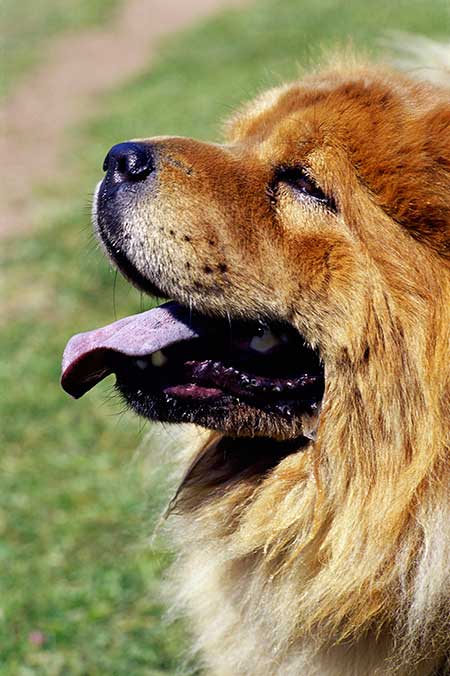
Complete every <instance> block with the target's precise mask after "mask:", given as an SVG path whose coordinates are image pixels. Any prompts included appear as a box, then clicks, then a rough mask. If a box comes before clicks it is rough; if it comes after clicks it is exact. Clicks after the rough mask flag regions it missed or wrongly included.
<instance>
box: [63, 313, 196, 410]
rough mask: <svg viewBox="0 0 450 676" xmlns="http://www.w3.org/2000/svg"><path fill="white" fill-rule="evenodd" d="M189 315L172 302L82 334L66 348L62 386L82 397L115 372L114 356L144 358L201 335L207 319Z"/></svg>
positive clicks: (72, 393) (74, 337)
mask: <svg viewBox="0 0 450 676" xmlns="http://www.w3.org/2000/svg"><path fill="white" fill-rule="evenodd" d="M189 315H190V313H189V310H187V309H186V308H184V307H182V306H181V305H178V304H177V303H173V302H171V303H166V304H165V305H161V307H157V308H155V309H154V310H148V311H147V312H142V313H140V314H137V315H132V316H131V317H124V318H123V319H119V320H118V321H117V322H114V323H113V324H108V326H104V327H103V328H101V329H95V330H94V331H87V332H86V333H78V334H77V335H76V336H73V337H72V338H71V339H70V340H69V342H68V343H67V346H66V349H65V350H64V355H63V359H62V376H61V385H62V387H63V388H64V390H65V391H66V392H68V393H69V394H70V395H72V397H75V398H76V399H78V398H79V397H82V396H83V394H85V393H86V392H87V391H88V390H90V389H91V388H92V387H94V385H97V383H99V382H100V381H101V380H103V378H106V376H108V375H109V374H110V373H113V371H114V369H113V366H112V362H113V360H112V359H111V357H112V356H113V355H125V356H127V357H143V356H144V355H149V354H152V353H153V352H157V351H158V350H161V349H163V348H165V347H168V346H169V345H173V344H174V343H179V342H181V341H183V340H190V339H192V338H198V337H199V336H201V335H202V334H203V333H205V330H206V320H205V319H204V318H200V317H198V316H193V317H190V316H189Z"/></svg>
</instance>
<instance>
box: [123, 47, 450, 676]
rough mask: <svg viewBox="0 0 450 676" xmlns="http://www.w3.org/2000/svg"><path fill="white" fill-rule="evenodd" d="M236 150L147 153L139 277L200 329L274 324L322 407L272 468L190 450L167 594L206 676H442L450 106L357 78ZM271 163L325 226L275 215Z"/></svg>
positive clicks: (440, 91) (398, 80)
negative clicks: (196, 313) (221, 318)
mask: <svg viewBox="0 0 450 676" xmlns="http://www.w3.org/2000/svg"><path fill="white" fill-rule="evenodd" d="M227 139H228V140H227V145H224V146H216V145H212V144H206V143H200V142H198V141H194V140H192V139H181V138H160V139H152V143H153V144H155V145H156V146H157V147H158V148H159V151H160V152H161V153H164V156H165V158H166V162H165V165H164V168H163V170H161V179H160V181H161V182H160V189H159V190H160V192H159V193H158V198H157V199H156V200H154V199H152V201H151V202H150V200H149V201H148V202H146V201H145V200H144V201H143V202H142V203H141V204H140V206H139V208H135V209H134V211H133V213H130V214H129V218H128V224H129V225H128V227H129V232H130V233H133V238H134V245H133V246H134V249H133V253H134V262H135V264H136V265H137V266H138V267H139V268H140V270H141V272H143V273H145V272H146V270H148V268H149V266H150V265H151V266H153V267H154V266H155V265H156V264H155V262H154V261H155V260H157V266H158V270H160V272H161V276H162V278H163V280H164V281H163V291H164V292H165V293H166V294H167V295H168V296H175V297H176V298H177V299H178V300H181V301H182V302H184V303H186V304H187V303H191V304H193V306H194V307H196V308H197V309H200V310H202V311H204V312H219V313H220V312H221V313H222V314H223V313H224V312H226V313H230V314H231V315H232V316H244V317H245V316H252V315H255V313H258V311H259V310H260V309H261V308H264V309H265V310H267V308H268V309H269V311H270V312H271V313H272V314H273V315H274V316H278V317H280V316H281V317H283V318H285V319H286V320H287V321H289V322H290V323H291V324H293V325H294V326H295V327H296V328H297V329H298V330H299V331H300V332H301V333H302V334H303V335H304V336H306V338H307V339H308V341H309V342H310V344H311V345H313V346H316V347H318V349H319V351H320V354H321V356H322V358H323V361H324V364H325V377H326V391H325V396H324V400H323V405H322V410H321V412H320V417H319V425H318V429H317V436H316V439H315V440H314V441H311V442H310V443H309V446H308V447H307V448H306V450H305V449H302V450H300V451H299V452H298V453H293V454H290V455H287V456H286V457H284V458H282V459H281V460H280V461H279V462H274V463H270V462H267V464H265V458H263V457H258V458H257V459H256V460H255V462H248V463H247V464H246V463H245V462H242V464H240V463H241V460H240V459H241V458H242V457H246V453H248V456H247V457H250V455H251V452H252V451H251V440H250V439H249V440H248V442H246V441H245V439H242V440H241V442H240V443H241V446H240V454H241V455H239V458H237V455H236V449H235V447H234V449H233V450H230V451H229V452H227V444H229V443H231V441H229V440H228V439H227V437H221V435H220V434H218V433H216V432H211V434H210V438H208V439H206V441H205V440H202V443H201V445H200V448H199V447H198V445H197V446H196V447H195V448H188V452H187V455H188V458H187V459H186V460H185V462H187V463H188V464H189V463H191V465H190V467H189V469H188V471H187V473H186V476H185V477H184V479H183V482H182V484H181V487H180V489H179V492H178V494H177V497H176V499H175V500H174V502H173V504H172V509H171V511H172V516H171V521H172V526H173V527H172V530H173V532H174V537H175V539H176V541H177V545H178V547H179V551H180V554H179V557H178V560H177V563H176V565H175V566H174V576H175V578H176V584H177V587H178V589H179V592H178V604H179V607H180V608H182V609H183V612H185V613H187V615H188V616H189V617H190V618H191V622H192V627H193V633H194V634H195V635H196V637H197V646H198V648H199V650H200V654H201V655H202V660H203V663H204V665H205V670H206V673H208V674H216V675H221V676H225V675H226V676H231V675H232V674H233V675H236V674H241V675H244V674H245V675H249V674H251V675H252V676H253V675H254V676H259V675H261V676H262V675H264V676H266V675H267V676H269V675H279V676H291V675H292V676H293V675H298V674H304V675H305V676H374V675H375V674H378V675H379V676H381V675H383V676H386V675H388V674H396V675H402V676H412V675H416V676H430V675H431V674H435V673H439V674H443V673H447V672H446V671H445V670H446V669H448V663H447V662H446V660H448V658H449V654H450V612H449V598H450V504H449V488H450V482H449V479H450V463H449V450H450V439H449V417H450V415H449V412H450V359H449V345H450V90H449V89H448V88H446V87H445V86H442V85H435V84H429V83H425V82H419V81H415V80H412V79H409V78H408V77H406V76H405V75H402V74H400V73H399V72H396V71H394V70H391V69H389V68H387V67H382V66H371V65H367V64H360V63H359V64H358V63H353V62H351V60H350V61H349V60H347V61H345V62H343V63H334V64H333V66H331V67H329V68H326V69H325V70H322V71H321V72H319V73H315V74H312V75H310V76H307V77H305V78H303V79H302V80H301V81H300V82H297V83H294V84H291V85H288V86H284V87H280V88H278V89H275V90H272V91H270V92H269V93H266V94H263V95H262V96H260V97H259V98H258V99H257V100H256V101H255V102H253V103H251V104H250V105H248V106H247V107H245V108H244V109H243V110H242V111H241V112H240V113H238V114H237V116H236V117H235V118H234V119H233V120H232V121H231V122H230V123H229V124H228V126H227ZM275 162H276V163H277V164H279V165H292V164H293V163H295V164H300V165H303V166H307V167H308V170H309V171H310V173H311V175H313V176H314V178H315V180H316V181H317V182H318V183H319V184H320V186H321V187H322V188H323V189H324V190H325V191H327V192H328V193H329V194H331V195H332V196H333V199H334V201H335V203H336V212H335V213H330V212H329V211H326V210H325V209H322V210H321V209H313V208H312V207H310V206H308V204H307V203H305V204H302V205H299V203H298V200H296V199H295V198H294V197H293V196H292V193H291V192H289V190H287V189H285V188H283V187H282V188H281V189H280V191H279V193H278V200H277V204H276V209H275V215H274V214H273V212H271V211H270V209H269V207H268V203H269V202H268V199H267V190H266V186H267V182H268V177H269V174H270V172H271V171H272V169H273V165H274V163H275ZM211 177H213V178H214V180H212V179H211ZM174 186H175V187H176V189H174ZM171 223H172V224H173V223H176V224H177V226H176V230H174V229H173V227H172V226H170V224H171ZM150 226H151V227H150ZM133 229H134V230H133ZM136 229H137V230H138V232H139V237H137V236H136V234H135V233H136ZM150 253H151V257H152V262H151V263H150V262H149V260H150ZM152 274H153V276H154V275H155V272H154V271H153V272H152ZM260 424H261V428H260V429H261V430H262V431H263V432H264V434H265V435H267V434H269V435H270V436H272V437H273V438H279V439H280V438H286V437H287V436H289V435H290V434H292V436H295V434H294V433H295V432H298V430H289V429H287V428H284V427H283V426H276V427H272V428H271V427H270V425H271V423H270V420H264V419H262V420H261V423H260ZM299 424H300V423H299ZM302 424H303V425H305V421H303V422H302ZM248 425H249V422H248V419H246V420H245V422H243V420H242V419H241V418H239V416H238V415H237V417H236V420H234V421H233V427H234V429H238V430H239V429H241V428H242V431H243V433H245V434H248V430H247V428H248ZM239 426H241V428H240V427H239ZM233 436H234V435H233ZM233 443H235V442H233ZM246 444H248V449H249V450H248V451H246ZM446 665H447V666H446Z"/></svg>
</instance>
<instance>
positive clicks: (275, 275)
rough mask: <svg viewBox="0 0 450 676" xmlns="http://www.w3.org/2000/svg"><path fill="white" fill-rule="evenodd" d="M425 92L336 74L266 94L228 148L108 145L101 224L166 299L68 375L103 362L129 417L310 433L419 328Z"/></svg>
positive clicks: (440, 165) (432, 263) (112, 252)
mask: <svg viewBox="0 0 450 676" xmlns="http://www.w3.org/2000/svg"><path fill="white" fill-rule="evenodd" d="M420 87H421V91H419V90H420ZM420 87H419V85H417V84H415V83H411V82H408V81H407V80H406V79H404V78H402V77H401V76H399V75H393V74H391V73H386V72H383V71H380V72H377V71H376V70H372V71H370V70H367V69H356V70H355V71H354V72H353V73H352V74H351V75H349V73H348V71H347V70H346V71H345V74H344V73H341V72H340V71H339V70H337V71H336V70H334V71H333V72H328V73H327V72H326V73H324V74H322V75H321V76H315V77H310V78H307V79H305V80H304V81H302V82H300V83H296V84H293V85H289V86H284V87H280V88H278V89H274V90H272V91H269V92H268V93H265V94H263V95H262V96H260V97H259V98H258V99H257V100H256V101H255V102H252V103H251V104H250V105H248V106H247V107H245V108H244V109H243V110H242V111H241V112H240V113H238V114H237V115H236V117H235V118H234V119H233V120H231V122H230V123H229V124H228V126H227V140H226V142H225V143H223V144H220V145H219V144H211V143H203V142H199V141H195V140H192V139H186V138H178V137H175V138H174V137H162V138H161V137H160V138H153V139H147V140H141V141H133V142H128V143H121V144H119V145H117V146H114V147H113V148H112V149H111V150H110V152H109V153H108V155H107V157H106V159H105V163H104V169H105V171H106V176H105V178H104V180H103V181H102V182H101V183H100V184H99V186H98V189H97V191H96V196H95V200H94V224H95V228H96V231H97V233H98V235H99V238H100V241H101V242H102V244H103V246H104V248H105V250H106V252H107V254H108V255H109V256H110V257H111V259H112V260H113V261H114V262H115V264H117V266H118V267H119V269H120V270H121V271H122V272H123V273H124V274H125V275H126V277H127V278H128V279H129V280H130V281H131V282H132V283H134V284H135V285H136V286H138V287H139V288H141V289H142V290H144V291H148V292H150V293H152V294H155V295H157V296H162V297H167V298H171V299H174V300H175V301H176V305H175V304H172V305H170V306H168V307H167V308H166V309H165V310H160V311H159V314H158V312H154V317H153V318H150V317H145V321H144V318H141V319H139V320H138V319H135V320H134V322H133V323H132V324H129V325H128V329H127V331H128V333H133V332H134V334H135V336H136V340H135V342H133V341H132V340H131V339H130V338H127V341H128V343H127V348H126V349H125V346H123V349H122V351H121V347H120V345H119V343H117V344H114V345H110V344H109V343H108V342H107V341H106V342H105V344H104V345H102V344H101V340H100V342H95V340H94V343H95V349H96V352H95V359H94V361H93V364H94V365H95V368H94V367H93V366H92V365H91V364H90V361H89V359H87V358H86V357H85V358H84V360H83V359H79V356H80V354H81V353H84V354H85V353H86V345H85V341H84V342H83V341H81V343H80V344H79V346H78V348H76V349H75V350H74V354H75V356H76V358H77V360H78V361H77V369H76V370H74V369H72V368H70V369H69V371H70V377H69V379H68V378H67V376H66V379H65V380H66V382H69V381H75V380H77V379H78V380H83V381H84V383H85V385H86V386H89V385H92V384H94V382H96V378H92V372H93V371H94V372H97V373H102V374H106V373H108V372H110V371H111V370H114V371H116V372H117V375H118V385H119V388H120V389H121V391H122V393H123V394H124V395H125V397H126V398H127V400H128V401H129V402H130V403H131V405H132V406H133V407H134V408H136V410H138V412H140V413H141V414H143V415H145V416H147V417H151V418H156V419H161V420H169V421H190V422H196V423H198V424H200V425H203V426H206V427H209V428H213V429H217V430H219V431H221V432H225V433H227V434H233V435H236V434H238V435H247V436H255V435H263V436H269V437H274V438H281V439H293V438H298V437H300V436H301V435H302V434H303V433H304V432H305V431H306V432H307V433H308V430H309V431H311V428H315V427H316V425H317V417H318V413H319V410H320V408H321V406H322V408H326V407H327V406H328V405H330V406H333V405H336V402H335V401H334V402H333V400H334V399H335V397H336V396H337V391H338V390H339V389H342V387H344V388H348V383H347V382H346V380H347V378H352V377H353V376H354V374H355V373H357V372H358V371H359V369H360V368H361V365H363V364H365V365H366V366H365V367H366V368H369V366H368V365H369V364H370V363H372V362H373V361H375V360H377V359H378V363H381V361H382V359H381V357H383V359H384V358H385V357H386V355H381V354H379V353H380V351H381V350H382V349H383V345H382V344H381V343H382V341H383V340H384V339H386V340H387V341H389V340H394V341H398V340H399V339H400V335H401V333H402V332H404V331H408V330H409V331H415V327H414V320H411V317H414V314H415V312H416V311H417V308H418V306H420V305H423V306H425V308H424V311H425V312H426V306H429V305H430V297H429V294H430V292H431V293H433V291H432V288H433V285H434V284H435V281H434V279H435V275H434V273H433V271H434V269H435V267H436V265H438V266H441V268H443V267H447V266H448V262H449V257H450V249H449V240H450V235H449V213H450V197H449V190H448V181H449V176H448V162H449V156H448V141H447V139H446V134H447V135H448V108H447V107H446V106H444V105H443V101H442V96H443V95H442V93H440V92H439V90H437V89H431V88H430V87H427V86H426V85H421V86H420ZM418 100H419V103H418ZM447 269H448V268H447ZM411 304H413V305H414V306H415V309H414V312H411V311H410V310H411V308H410V305H411ZM432 304H433V303H432ZM428 309H429V308H428ZM403 320H405V321H406V322H408V321H409V322H410V323H411V322H412V326H404V321H403ZM154 322H156V323H157V326H158V328H156V325H154ZM427 324H428V325H429V320H427ZM142 332H144V333H145V332H147V334H149V333H152V335H155V336H156V334H158V339H157V341H156V343H155V345H157V346H158V350H155V349H154V345H153V344H152V346H148V349H147V353H145V352H144V350H143V347H142V335H141V334H142ZM164 334H166V337H164ZM386 334H390V336H388V337H387V336H386ZM108 336H109V333H108ZM423 339H424V340H426V336H423ZM89 345H90V344H89ZM160 346H162V347H160ZM102 349H103V352H104V359H103V361H102V360H101V359H100V356H99V352H100V351H101V350H102ZM385 349H390V348H387V347H385ZM114 351H115V354H114ZM150 352H152V353H153V357H152V358H150ZM155 353H156V354H155ZM377 353H378V356H377ZM89 356H90V358H91V360H92V354H91V351H90V347H89ZM130 357H131V358H130ZM70 360H71V361H70V363H71V366H72V364H73V355H72V356H71V357H70ZM100 361H102V363H101V364H100ZM338 371H339V372H340V379H341V380H340V382H339V381H337V382H336V383H335V375H336V373H337V372H338ZM69 388H70V384H69ZM336 388H337V389H336ZM75 389H76V388H75ZM84 389H86V387H85V386H83V387H82V390H83V391H84ZM386 406H387V402H386ZM322 415H323V414H322ZM313 432H314V430H313Z"/></svg>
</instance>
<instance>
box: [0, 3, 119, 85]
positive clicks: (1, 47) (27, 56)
mask: <svg viewBox="0 0 450 676" xmlns="http://www.w3.org/2000/svg"><path fill="white" fill-rule="evenodd" d="M117 2H118V0H39V1H38V2H17V0H0V16H1V30H0V52H1V54H2V71H1V76H0V97H2V96H4V95H5V94H7V93H8V91H10V90H11V88H12V86H13V85H15V84H16V83H17V79H18V77H20V76H22V75H23V74H24V73H25V72H27V71H28V70H29V69H30V68H31V67H33V65H35V63H36V61H38V60H40V59H41V58H42V57H43V56H44V55H45V51H46V43H47V41H48V40H49V38H52V37H54V36H55V35H56V34H58V33H60V32H62V31H68V30H78V29H80V28H85V27H86V26H91V25H93V24H97V23H101V22H102V21H105V20H106V19H108V18H109V17H110V15H111V12H112V10H113V9H114V8H115V6H116V5H117Z"/></svg>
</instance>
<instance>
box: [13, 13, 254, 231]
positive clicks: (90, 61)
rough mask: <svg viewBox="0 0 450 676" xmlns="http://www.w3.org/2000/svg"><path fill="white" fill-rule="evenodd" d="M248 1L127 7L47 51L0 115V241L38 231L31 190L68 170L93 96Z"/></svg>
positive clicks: (109, 87)
mask: <svg viewBox="0 0 450 676" xmlns="http://www.w3.org/2000/svg"><path fill="white" fill-rule="evenodd" d="M242 4H244V3H243V0H184V1H183V0H124V4H123V7H122V9H121V11H120V12H119V13H118V15H117V16H116V18H115V20H114V21H113V23H111V24H109V25H107V26H105V27H103V28H100V29H89V30H86V31H83V32H78V33H76V34H73V35H68V34H65V35H64V36H62V37H61V38H59V39H57V40H55V41H54V42H53V44H52V45H51V46H50V48H49V53H48V57H47V59H46V62H45V63H44V64H43V65H42V66H39V67H38V68H37V69H36V70H35V71H34V72H32V73H31V74H29V76H27V77H26V79H25V80H23V81H21V83H20V85H19V86H18V87H17V89H16V90H15V91H13V93H12V94H11V95H10V96H9V97H8V98H7V100H6V101H5V102H4V103H3V105H2V107H1V109H0V155H1V157H2V167H1V179H0V203H1V205H2V207H1V212H0V237H2V235H3V236H5V235H8V234H13V233H15V232H20V231H22V232H25V231H28V230H29V228H30V227H31V226H32V224H33V208H32V207H33V204H32V202H33V189H34V187H35V186H36V185H38V184H41V183H46V182H48V181H50V180H51V179H52V177H54V176H61V175H62V174H63V172H64V170H65V167H64V166H63V162H62V154H63V150H64V148H65V147H66V146H65V144H66V142H67V139H66V132H67V130H68V129H69V128H70V127H71V126H73V125H74V124H76V123H77V122H79V121H81V120H82V119H83V118H84V117H85V116H86V113H88V114H89V115H91V114H92V113H93V111H94V110H95V108H94V106H95V99H94V98H93V97H95V95H98V94H101V93H103V92H105V91H107V90H108V89H111V88H113V87H115V86H117V85H119V84H120V83H122V82H124V81H125V80H127V79H128V78H129V77H131V76H132V75H134V74H136V73H138V72H139V70H140V69H142V68H143V67H145V66H147V64H148V63H149V60H150V58H151V57H152V55H153V54H154V53H155V50H156V48H157V45H158V40H159V39H160V38H161V37H162V36H164V35H166V34H168V33H171V32H173V31H176V30H179V29H180V28H183V27H185V26H187V25H188V24H189V23H191V22H194V21H195V20H196V19H200V18H202V17H204V16H205V15H207V14H210V13H212V12H214V11H215V10H218V9H220V8H223V7H226V6H231V5H234V6H240V5H242Z"/></svg>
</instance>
